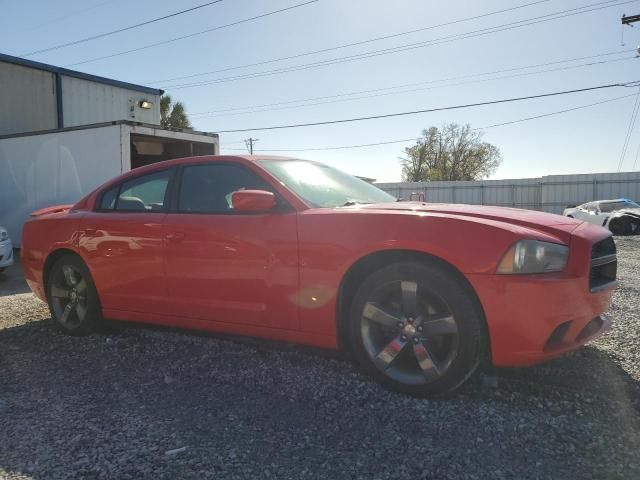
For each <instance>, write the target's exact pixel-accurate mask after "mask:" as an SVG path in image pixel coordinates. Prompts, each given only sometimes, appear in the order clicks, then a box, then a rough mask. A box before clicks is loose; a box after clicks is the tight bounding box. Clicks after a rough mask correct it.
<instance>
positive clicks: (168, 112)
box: [160, 95, 192, 129]
mask: <svg viewBox="0 0 640 480" xmlns="http://www.w3.org/2000/svg"><path fill="white" fill-rule="evenodd" d="M160 126H161V127H163V128H170V129H171V128H179V129H184V128H192V127H191V122H189V117H187V112H186V111H185V108H184V104H183V103H182V102H175V103H173V100H172V99H171V97H170V96H169V95H163V96H162V97H160Z"/></svg>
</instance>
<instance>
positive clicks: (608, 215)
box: [562, 198, 640, 235]
mask: <svg viewBox="0 0 640 480" xmlns="http://www.w3.org/2000/svg"><path fill="white" fill-rule="evenodd" d="M562 214H563V215H565V216H567V217H571V218H576V219H578V220H583V221H585V222H589V223H593V224H595V225H600V226H603V227H606V228H608V229H609V230H611V233H613V234H614V235H633V234H638V233H640V205H638V204H637V203H636V202H633V201H631V200H628V199H626V198H619V199H617V200H598V201H596V202H589V203H583V204H582V205H578V206H577V207H567V208H565V210H564V212H563V213H562Z"/></svg>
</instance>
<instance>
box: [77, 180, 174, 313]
mask: <svg viewBox="0 0 640 480" xmlns="http://www.w3.org/2000/svg"><path fill="white" fill-rule="evenodd" d="M174 173H175V169H167V170H162V171H157V172H153V173H148V174H144V175H141V176H139V177H135V178H133V179H129V180H127V181H124V182H122V183H121V184H118V185H116V186H114V187H112V188H110V189H109V190H107V191H106V192H104V193H103V194H102V196H101V197H100V198H99V199H98V204H97V208H96V210H95V211H93V212H90V213H88V214H87V215H86V216H85V217H84V221H83V222H82V223H83V227H82V229H81V233H80V238H79V246H80V248H81V249H82V251H83V253H84V255H85V256H86V257H87V258H88V259H89V265H90V267H91V273H92V275H93V278H94V281H95V283H96V287H97V289H98V293H99V295H100V301H101V304H102V307H103V308H104V309H110V310H122V311H132V312H148V313H162V312H163V310H164V305H165V302H166V281H165V277H164V274H165V272H164V261H163V254H164V250H163V249H164V237H165V221H166V212H165V210H166V206H167V202H166V199H168V198H169V191H170V186H171V184H172V179H173V176H174Z"/></svg>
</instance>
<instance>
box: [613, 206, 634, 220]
mask: <svg viewBox="0 0 640 480" xmlns="http://www.w3.org/2000/svg"><path fill="white" fill-rule="evenodd" d="M609 215H632V216H634V217H638V218H640V208H622V209H620V210H614V211H613V212H609Z"/></svg>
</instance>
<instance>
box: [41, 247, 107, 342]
mask: <svg viewBox="0 0 640 480" xmlns="http://www.w3.org/2000/svg"><path fill="white" fill-rule="evenodd" d="M65 265H70V266H72V267H74V268H76V269H77V270H79V271H80V273H82V278H83V279H84V281H85V282H86V284H87V315H86V316H85V318H84V320H83V321H82V322H81V323H80V324H79V325H78V326H77V327H74V328H69V327H67V326H65V325H63V324H62V323H60V321H59V320H58V318H57V316H56V313H55V311H54V308H53V303H52V301H51V285H52V279H53V277H54V275H56V274H57V273H59V272H60V271H61V270H62V267H63V266H65ZM47 301H48V304H49V311H50V312H51V319H52V320H53V322H54V324H55V325H56V327H57V328H59V329H60V330H62V331H63V332H65V333H68V334H70V335H87V334H89V333H93V332H94V331H96V330H97V329H98V328H99V326H100V325H101V323H102V308H101V307H100V299H99V298H98V292H97V290H96V286H95V284H94V283H93V277H92V276H91V272H90V271H89V269H88V268H87V265H86V264H85V263H84V261H83V260H82V259H81V258H80V257H78V256H77V255H64V256H62V257H60V258H59V259H58V260H56V262H55V263H54V264H53V267H52V268H51V271H50V273H49V277H48V279H47Z"/></svg>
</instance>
